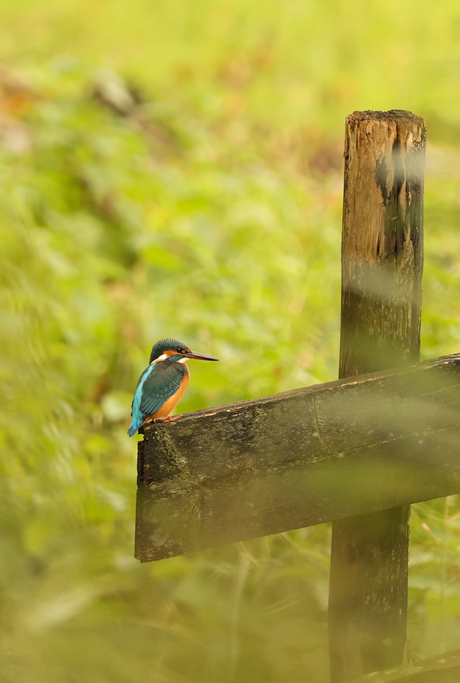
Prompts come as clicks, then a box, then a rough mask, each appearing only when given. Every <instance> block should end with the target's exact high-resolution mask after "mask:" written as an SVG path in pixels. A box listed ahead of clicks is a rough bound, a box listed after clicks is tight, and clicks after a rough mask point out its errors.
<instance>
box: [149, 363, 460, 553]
mask: <svg viewBox="0 0 460 683" xmlns="http://www.w3.org/2000/svg"><path fill="white" fill-rule="evenodd" d="M459 492H460V354H458V355H454V356H447V357H444V358H440V359H437V360H435V361H429V362H425V363H422V364H420V365H416V366H414V367H412V368H410V369H409V370H406V371H402V370H401V371H399V370H398V371H387V372H384V373H379V374H377V375H371V376H370V375H367V376H362V377H355V378H351V379H345V380H338V381H336V382H328V383H326V384H321V385H317V386H313V387H308V388H306V389H299V390H295V391H291V392H287V393H284V394H278V395H276V396H270V397H268V398H264V399H261V400H256V401H244V402H242V403H236V404H232V405H228V406H222V407H219V408H215V409H213V410H204V411H199V412H196V413H189V414H188V415H185V416H183V417H182V418H181V419H180V420H178V421H176V422H170V423H166V424H154V425H151V426H149V427H147V428H146V429H145V435H144V442H140V444H139V489H138V503H137V525H136V557H137V558H138V559H139V560H141V561H143V562H147V561H150V560H158V559H162V558H165V557H171V556H173V555H178V554H182V553H187V552H192V551H194V550H199V549H203V548H209V547H212V546H217V545H222V544H225V543H233V542H236V541H241V540H244V539H249V538H254V537H258V536H265V535H267V534H273V533H277V532H280V531H287V530H288V529H295V528H299V527H305V526H309V525H313V524H319V523H320V522H326V521H331V520H335V519H339V518H343V517H348V516H351V515H360V514H363V513H370V512H373V511H377V510H384V509H387V508H391V507H395V506H398V505H405V504H408V503H412V502H416V501H422V500H428V499H431V498H437V497H441V496H446V495H449V494H452V493H459Z"/></svg>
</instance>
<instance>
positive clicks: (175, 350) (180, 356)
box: [149, 339, 219, 364]
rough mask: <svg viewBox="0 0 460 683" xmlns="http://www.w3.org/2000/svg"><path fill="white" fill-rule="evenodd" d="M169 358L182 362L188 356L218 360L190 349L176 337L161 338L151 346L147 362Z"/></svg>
mask: <svg viewBox="0 0 460 683" xmlns="http://www.w3.org/2000/svg"><path fill="white" fill-rule="evenodd" d="M167 358H171V360H172V361H177V362H182V363H184V362H185V361H186V360H187V359H188V358H196V359H197V360H219V359H218V358H213V357H212V356H205V355H204V354H202V353H197V352H196V351H191V350H190V349H189V347H188V346H187V344H184V343H183V342H180V341H178V340H177V339H161V340H160V341H158V342H157V343H156V344H154V346H153V348H152V353H151V354H150V361H149V363H150V364H151V363H153V362H158V361H163V360H166V359H167Z"/></svg>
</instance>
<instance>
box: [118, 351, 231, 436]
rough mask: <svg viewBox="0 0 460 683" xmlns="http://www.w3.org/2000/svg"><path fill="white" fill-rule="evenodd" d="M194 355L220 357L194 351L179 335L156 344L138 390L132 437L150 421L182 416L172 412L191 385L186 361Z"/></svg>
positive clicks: (207, 358)
mask: <svg viewBox="0 0 460 683" xmlns="http://www.w3.org/2000/svg"><path fill="white" fill-rule="evenodd" d="M191 358H196V359H197V360H214V361H218V360H219V359H218V358H213V357H212V356H205V355H204V354H202V353H197V352H195V351H191V350H190V348H189V347H188V346H187V344H184V343H183V342H180V341H178V340H177V339H161V340H160V341H158V342H156V344H154V345H153V348H152V352H151V354H150V360H149V366H148V367H147V368H146V369H145V370H144V372H143V373H142V374H141V376H140V377H139V381H138V383H137V386H136V390H135V392H134V398H133V402H132V405H131V417H132V419H131V424H130V425H129V429H128V434H129V436H130V437H131V436H134V434H135V433H136V432H137V431H139V429H140V428H141V427H142V426H143V425H145V423H146V422H151V421H154V420H157V419H163V420H165V421H172V420H177V419H178V418H179V417H180V415H178V416H177V417H170V415H171V412H172V411H173V409H174V408H175V406H176V405H177V404H178V403H179V401H180V399H181V398H182V395H183V393H184V391H185V390H186V388H187V386H188V383H189V379H190V372H189V369H188V367H187V364H186V363H187V361H188V360H189V359H191Z"/></svg>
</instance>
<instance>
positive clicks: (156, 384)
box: [140, 364, 184, 416]
mask: <svg viewBox="0 0 460 683" xmlns="http://www.w3.org/2000/svg"><path fill="white" fill-rule="evenodd" d="M151 367H153V368H154V367H155V365H153V366H151ZM182 367H183V366H182ZM183 377H184V372H183V370H182V371H181V370H180V369H179V367H178V366H177V365H176V364H174V365H169V366H163V365H162V366H160V365H159V364H158V367H157V369H156V370H155V372H153V371H152V372H150V373H148V374H147V376H146V377H145V379H144V382H143V385H142V388H141V392H142V395H141V400H140V410H141V412H142V413H143V415H145V416H147V415H153V414H154V413H156V412H157V410H160V408H161V406H162V405H163V404H164V403H166V401H167V400H168V398H171V396H174V394H175V393H176V392H177V391H178V390H179V388H180V385H181V383H182V379H183Z"/></svg>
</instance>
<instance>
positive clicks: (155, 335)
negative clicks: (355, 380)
mask: <svg viewBox="0 0 460 683" xmlns="http://www.w3.org/2000/svg"><path fill="white" fill-rule="evenodd" d="M459 34H460V11H459V10H458V8H457V7H456V5H455V4H454V3H453V2H447V3H444V4H443V5H439V6H433V5H431V4H430V5H428V4H426V6H425V5H424V6H421V5H420V2H415V0H409V1H408V2H406V3H396V2H395V1H394V0H392V1H391V2H389V3H386V4H384V5H382V4H381V3H377V2H376V1H375V0H372V1H371V2H364V1H361V2H356V3H354V5H353V7H350V4H349V3H344V2H341V1H339V0H334V1H331V2H329V3H313V2H303V1H301V0H289V1H288V2H286V3H279V2H276V1H275V0H267V2H265V3H264V4H263V6H261V5H259V4H256V3H247V2H245V3H243V2H242V0H236V1H235V0H232V2H230V1H229V0H224V1H223V2H221V3H217V4H216V3H211V2H208V0H198V1H197V2H195V3H191V4H189V3H186V2H184V0H175V1H170V2H168V3H166V2H158V3H155V4H154V5H152V3H150V2H146V0H134V1H133V2H131V3H122V2H120V1H115V0H101V1H100V2H98V3H94V2H88V1H86V0H84V1H81V2H79V3H76V2H68V3H62V2H57V1H56V0H45V2H42V3H40V4H37V3H32V2H31V1H30V0H21V2H19V3H17V2H15V3H13V2H11V1H10V0H5V1H4V2H3V3H2V6H1V8H0V36H1V41H0V42H1V45H2V48H1V53H0V59H1V60H2V61H3V62H4V66H2V67H0V174H1V183H0V201H1V207H2V213H1V221H0V232H1V249H0V286H1V298H0V306H1V330H0V334H1V340H2V349H3V353H2V356H1V359H0V383H1V388H2V397H3V400H2V403H3V406H2V407H3V410H2V412H1V414H0V421H1V422H0V443H1V446H2V457H1V461H0V468H1V472H2V478H1V484H0V486H1V496H2V506H1V512H0V515H1V529H2V534H1V537H0V584H1V597H0V601H1V608H2V609H1V617H0V630H1V635H0V660H1V681H2V683H3V681H5V682H7V683H26V682H27V683H48V681H59V682H61V681H62V682H63V683H64V682H65V683H67V682H69V683H74V682H75V683H80V682H81V681H85V682H86V681H88V682H91V683H93V682H94V683H106V682H110V683H112V682H114V683H116V682H118V681H119V682H120V683H126V682H128V681H138V680H142V681H151V682H152V683H156V682H157V681H158V682H174V683H182V682H186V681H187V682H193V683H197V682H199V683H206V682H210V683H211V682H214V681H224V682H225V681H229V682H230V681H237V680H238V681H251V683H252V682H257V681H264V683H267V682H270V683H271V682H273V683H275V682H276V683H277V682H281V681H283V682H284V681H286V680H289V681H292V682H294V683H295V682H296V681H299V682H300V681H305V680H312V681H318V682H321V681H326V680H327V669H328V667H327V647H326V612H325V610H326V603H327V581H328V568H329V561H328V553H329V528H328V527H326V526H322V527H318V528H311V529H305V530H300V531H297V532H291V533H288V534H280V535H278V536H274V537H270V538H268V539H259V540H255V541H252V542H250V543H244V544H237V545H235V546H232V547H226V548H221V549H217V550H214V551H207V552H203V553H196V554H194V555H191V556H187V557H181V558H175V559H171V560H168V561H163V562H160V563H158V564H155V565H148V566H140V565H138V564H137V563H136V561H135V560H134V559H133V557H132V553H133V526H134V521H133V520H134V500H135V474H136V465H135V460H136V448H135V443H134V442H133V441H132V440H129V439H128V437H127V436H126V429H127V426H128V422H129V412H130V401H131V396H132V392H133V389H134V386H135V383H136V380H137V377H138V375H139V374H140V372H141V371H142V369H143V368H144V367H145V365H146V362H147V359H148V354H149V351H150V347H151V345H152V343H153V342H155V341H156V340H157V339H160V338H162V337H166V336H174V337H178V338H179V339H183V340H184V341H186V342H187V343H188V344H190V346H191V347H192V348H196V349H197V350H198V351H202V352H204V353H210V354H212V355H215V356H217V357H219V358H221V359H222V362H221V363H219V364H218V365H214V364H213V365H212V367H209V366H208V365H207V364H199V363H195V364H194V365H192V368H191V370H192V382H191V385H190V388H189V390H188V392H187V394H186V396H185V397H184V399H183V401H182V403H181V411H187V410H193V409H197V408H202V407H205V406H210V405H217V404H220V403H226V402H229V401H234V400H240V399H248V398H256V397H259V396H263V395H266V394H270V393H275V392H278V391H283V390H286V389H290V388H295V387H298V386H303V385H306V384H311V383H314V382H322V381H325V380H329V379H334V378H335V376H336V367H337V358H338V333H339V317H340V291H339V289H340V230H341V228H340V215H341V192H342V161H341V149H342V139H341V137H342V130H343V119H344V116H345V115H346V114H348V113H351V111H353V110H354V109H379V108H380V109H391V108H407V109H412V110H413V111H414V113H416V114H418V115H422V116H425V117H426V118H427V124H428V136H429V137H428V139H429V146H428V156H427V178H426V252H425V253H426V266H425V280H424V309H423V343H422V355H423V357H425V358H427V357H435V356H438V355H441V354H445V353H451V352H454V351H458V344H459V342H460V325H459V314H460V310H459V309H460V303H459V301H460V299H459V296H458V285H459V279H460V270H459V263H460V244H459V241H458V236H457V233H458V228H457V223H458V215H459V203H460V199H459V198H460V193H459V184H460V163H459V162H460V143H459V140H460V136H459V132H460V96H459V93H460V88H459V76H458V74H459V70H458V66H459V61H460V47H459V46H460V40H459V37H460V36H459ZM458 510H459V506H458V501H457V498H455V497H451V498H449V499H447V500H445V501H444V500H443V501H434V502H432V503H429V504H424V505H417V506H414V514H413V531H412V550H411V592H410V633H409V635H410V644H411V647H412V648H413V649H414V650H416V651H417V652H418V653H419V654H420V655H422V656H424V655H427V656H428V655H430V654H435V653H437V652H439V651H440V650H441V649H442V648H443V647H444V646H446V647H447V648H453V647H455V646H456V643H457V641H458V637H459V630H460V622H459V616H458V615H459V613H460V609H459V608H460V584H459V581H458V578H459V576H458V540H459V538H460V513H459V512H458Z"/></svg>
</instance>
